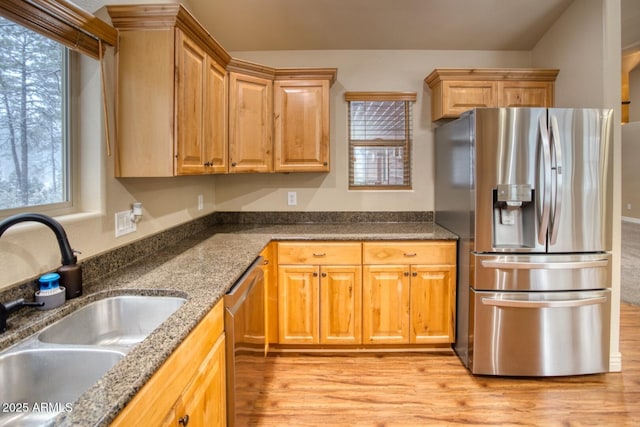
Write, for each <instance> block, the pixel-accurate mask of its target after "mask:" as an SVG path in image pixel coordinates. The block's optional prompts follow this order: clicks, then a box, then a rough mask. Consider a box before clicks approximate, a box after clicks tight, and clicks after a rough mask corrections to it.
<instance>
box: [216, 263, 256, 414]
mask: <svg viewBox="0 0 640 427" xmlns="http://www.w3.org/2000/svg"><path fill="white" fill-rule="evenodd" d="M262 263H263V258H262V257H258V258H256V260H255V261H254V262H253V263H252V264H251V266H250V267H249V268H248V269H247V270H246V271H245V272H244V274H243V275H242V276H241V277H240V279H239V280H238V281H237V282H236V284H235V285H234V286H233V288H231V290H230V291H229V292H228V293H227V294H226V295H225V296H224V306H225V313H224V328H225V333H226V340H227V346H226V352H227V360H226V366H227V425H228V426H235V425H238V426H239V425H244V424H245V423H244V420H245V419H246V418H247V417H250V416H251V413H250V412H247V411H250V410H251V409H252V408H253V407H254V403H255V400H256V399H257V398H258V397H259V396H260V393H261V388H262V379H263V378H264V375H263V373H264V369H263V367H264V357H265V353H264V352H265V340H266V338H265V337H266V334H265V311H264V310H265V301H264V292H265V290H264V273H263V271H262V268H261V265H262Z"/></svg>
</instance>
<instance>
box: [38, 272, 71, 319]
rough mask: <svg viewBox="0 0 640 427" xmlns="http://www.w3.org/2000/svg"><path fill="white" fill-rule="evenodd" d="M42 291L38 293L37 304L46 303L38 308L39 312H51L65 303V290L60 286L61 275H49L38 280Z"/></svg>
mask: <svg viewBox="0 0 640 427" xmlns="http://www.w3.org/2000/svg"><path fill="white" fill-rule="evenodd" d="M38 283H39V284H40V290H38V291H36V294H35V300H36V302H37V303H44V305H43V306H41V307H38V309H39V310H51V309H52V308H56V307H60V306H61V305H62V304H64V301H65V288H64V286H60V275H59V274H58V273H48V274H45V275H43V276H40V278H39V279H38Z"/></svg>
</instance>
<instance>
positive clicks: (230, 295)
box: [224, 257, 264, 315]
mask: <svg viewBox="0 0 640 427" xmlns="http://www.w3.org/2000/svg"><path fill="white" fill-rule="evenodd" d="M260 264H262V257H258V258H256V260H255V261H254V262H253V263H252V264H251V266H250V267H249V268H247V270H246V271H245V272H244V274H243V275H242V276H241V277H240V279H238V281H237V282H236V284H235V285H233V287H232V288H231V289H230V290H229V292H227V294H226V295H225V296H224V303H225V304H224V305H225V308H226V310H227V311H228V312H229V313H230V314H231V315H234V314H236V313H237V312H238V310H239V309H240V307H241V306H242V303H243V302H244V301H245V300H246V299H247V297H248V295H249V294H250V293H251V290H252V289H253V287H254V286H255V285H256V283H260V282H261V281H262V280H263V278H264V272H263V271H262V269H261V268H260V267H259V266H260Z"/></svg>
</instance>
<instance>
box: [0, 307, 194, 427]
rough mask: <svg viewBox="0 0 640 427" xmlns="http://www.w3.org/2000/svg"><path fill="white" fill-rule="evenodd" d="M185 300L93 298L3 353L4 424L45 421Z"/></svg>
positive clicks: (0, 421)
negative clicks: (96, 299) (95, 299)
mask: <svg viewBox="0 0 640 427" xmlns="http://www.w3.org/2000/svg"><path fill="white" fill-rule="evenodd" d="M185 302H186V300H185V299H184V298H178V297H167V296H137V295H135V296H134V295H123V296H115V297H108V298H105V299H101V300H98V301H95V302H92V303H89V304H87V305H85V306H83V307H81V308H79V309H78V310H76V311H74V312H72V313H71V314H69V315H67V316H65V317H63V318H62V319H60V320H58V321H57V322H56V323H53V324H51V325H49V326H48V327H46V328H45V329H43V330H41V331H40V332H38V333H36V334H34V335H32V336H30V337H28V338H26V339H25V340H23V341H21V342H19V343H18V344H16V345H14V346H12V347H10V348H8V349H7V350H4V351H2V352H0V384H1V385H2V387H1V388H0V404H1V405H3V406H2V408H0V409H1V410H0V426H4V425H34V426H35V425H44V424H48V423H50V422H51V421H52V420H53V418H55V417H56V415H58V414H59V413H61V412H65V411H66V412H70V411H73V402H74V401H75V400H77V399H78V398H79V397H80V396H81V395H82V393H83V392H85V391H86V390H88V389H89V388H90V387H91V386H92V385H93V384H95V383H96V382H97V381H98V380H99V379H100V378H101V377H102V376H104V375H105V374H106V373H107V371H108V370H109V369H111V368H112V367H113V366H114V365H115V364H116V363H117V362H118V361H119V360H120V359H122V358H123V357H124V356H125V355H126V354H127V353H128V352H129V351H130V350H131V349H132V348H133V347H134V346H135V345H136V344H138V343H140V342H141V341H142V340H144V339H145V338H146V337H147V336H148V335H149V334H150V333H151V332H153V330H154V329H156V328H157V327H158V326H160V324H161V323H162V322H164V321H165V320H166V319H167V318H168V317H169V316H171V314H172V313H174V312H175V311H176V310H177V309H178V308H180V306H181V305H182V304H184V303H185Z"/></svg>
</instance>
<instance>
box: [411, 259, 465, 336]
mask: <svg viewBox="0 0 640 427" xmlns="http://www.w3.org/2000/svg"><path fill="white" fill-rule="evenodd" d="M455 277H456V269H455V267H454V266H425V265H422V266H421V265H415V266H411V310H410V312H411V334H410V342H411V343H412V344H438V343H451V342H453V341H454V337H455V333H454V325H455V300H456V298H455Z"/></svg>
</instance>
